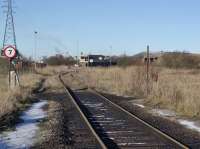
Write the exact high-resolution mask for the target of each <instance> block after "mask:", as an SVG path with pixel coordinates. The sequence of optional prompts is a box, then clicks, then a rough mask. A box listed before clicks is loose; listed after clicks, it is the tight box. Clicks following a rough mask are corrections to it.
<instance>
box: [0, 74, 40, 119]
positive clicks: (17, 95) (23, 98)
mask: <svg viewBox="0 0 200 149" xmlns="http://www.w3.org/2000/svg"><path fill="white" fill-rule="evenodd" d="M40 79H41V76H39V75H36V74H35V75H34V74H24V75H22V76H21V84H22V87H21V88H16V89H15V90H12V91H11V90H9V89H8V84H7V76H6V75H1V76H0V95H1V96H0V102H1V104H0V118H1V117H2V116H5V115H8V114H12V113H13V112H16V111H18V110H19V109H20V108H22V107H23V106H24V104H25V103H27V102H29V101H28V100H29V99H30V98H29V97H30V94H31V91H32V89H33V88H35V87H36V86H37V84H38V82H39V81H40Z"/></svg>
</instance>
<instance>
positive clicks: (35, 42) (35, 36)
mask: <svg viewBox="0 0 200 149" xmlns="http://www.w3.org/2000/svg"><path fill="white" fill-rule="evenodd" d="M37 34H38V32H37V31H34V57H35V70H36V69H37Z"/></svg>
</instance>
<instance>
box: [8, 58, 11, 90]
mask: <svg viewBox="0 0 200 149" xmlns="http://www.w3.org/2000/svg"><path fill="white" fill-rule="evenodd" d="M10 73H11V59H9V70H8V85H9V88H11V76H10V75H11V74H10Z"/></svg>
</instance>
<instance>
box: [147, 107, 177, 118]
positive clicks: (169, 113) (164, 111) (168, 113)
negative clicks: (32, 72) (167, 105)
mask: <svg viewBox="0 0 200 149" xmlns="http://www.w3.org/2000/svg"><path fill="white" fill-rule="evenodd" d="M151 112H152V113H154V114H158V115H159V116H164V117H173V116H176V113H175V112H173V111H170V110H167V109H153V110H151Z"/></svg>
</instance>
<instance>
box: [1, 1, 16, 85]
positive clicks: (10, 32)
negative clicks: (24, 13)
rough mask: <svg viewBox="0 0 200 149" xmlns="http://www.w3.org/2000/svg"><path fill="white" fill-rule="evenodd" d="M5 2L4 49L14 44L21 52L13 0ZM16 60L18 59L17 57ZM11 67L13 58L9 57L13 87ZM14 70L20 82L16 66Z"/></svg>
mask: <svg viewBox="0 0 200 149" xmlns="http://www.w3.org/2000/svg"><path fill="white" fill-rule="evenodd" d="M4 2H5V8H6V24H5V31H4V37H3V49H5V47H7V46H12V47H14V48H15V49H16V50H17V54H19V53H18V49H17V43H16V34H15V25H14V17H13V3H12V0H5V1H4ZM2 55H3V51H2ZM3 56H4V55H3ZM17 56H19V55H17ZM18 58H19V57H18ZM15 60H17V59H16V58H15ZM13 65H14V64H13ZM11 69H12V59H9V70H8V71H9V72H8V78H9V80H8V83H9V87H11V71H12V70H11ZM14 71H15V75H16V78H17V80H18V84H19V76H18V73H17V71H16V69H15V67H14ZM16 78H15V79H14V81H15V82H16Z"/></svg>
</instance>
